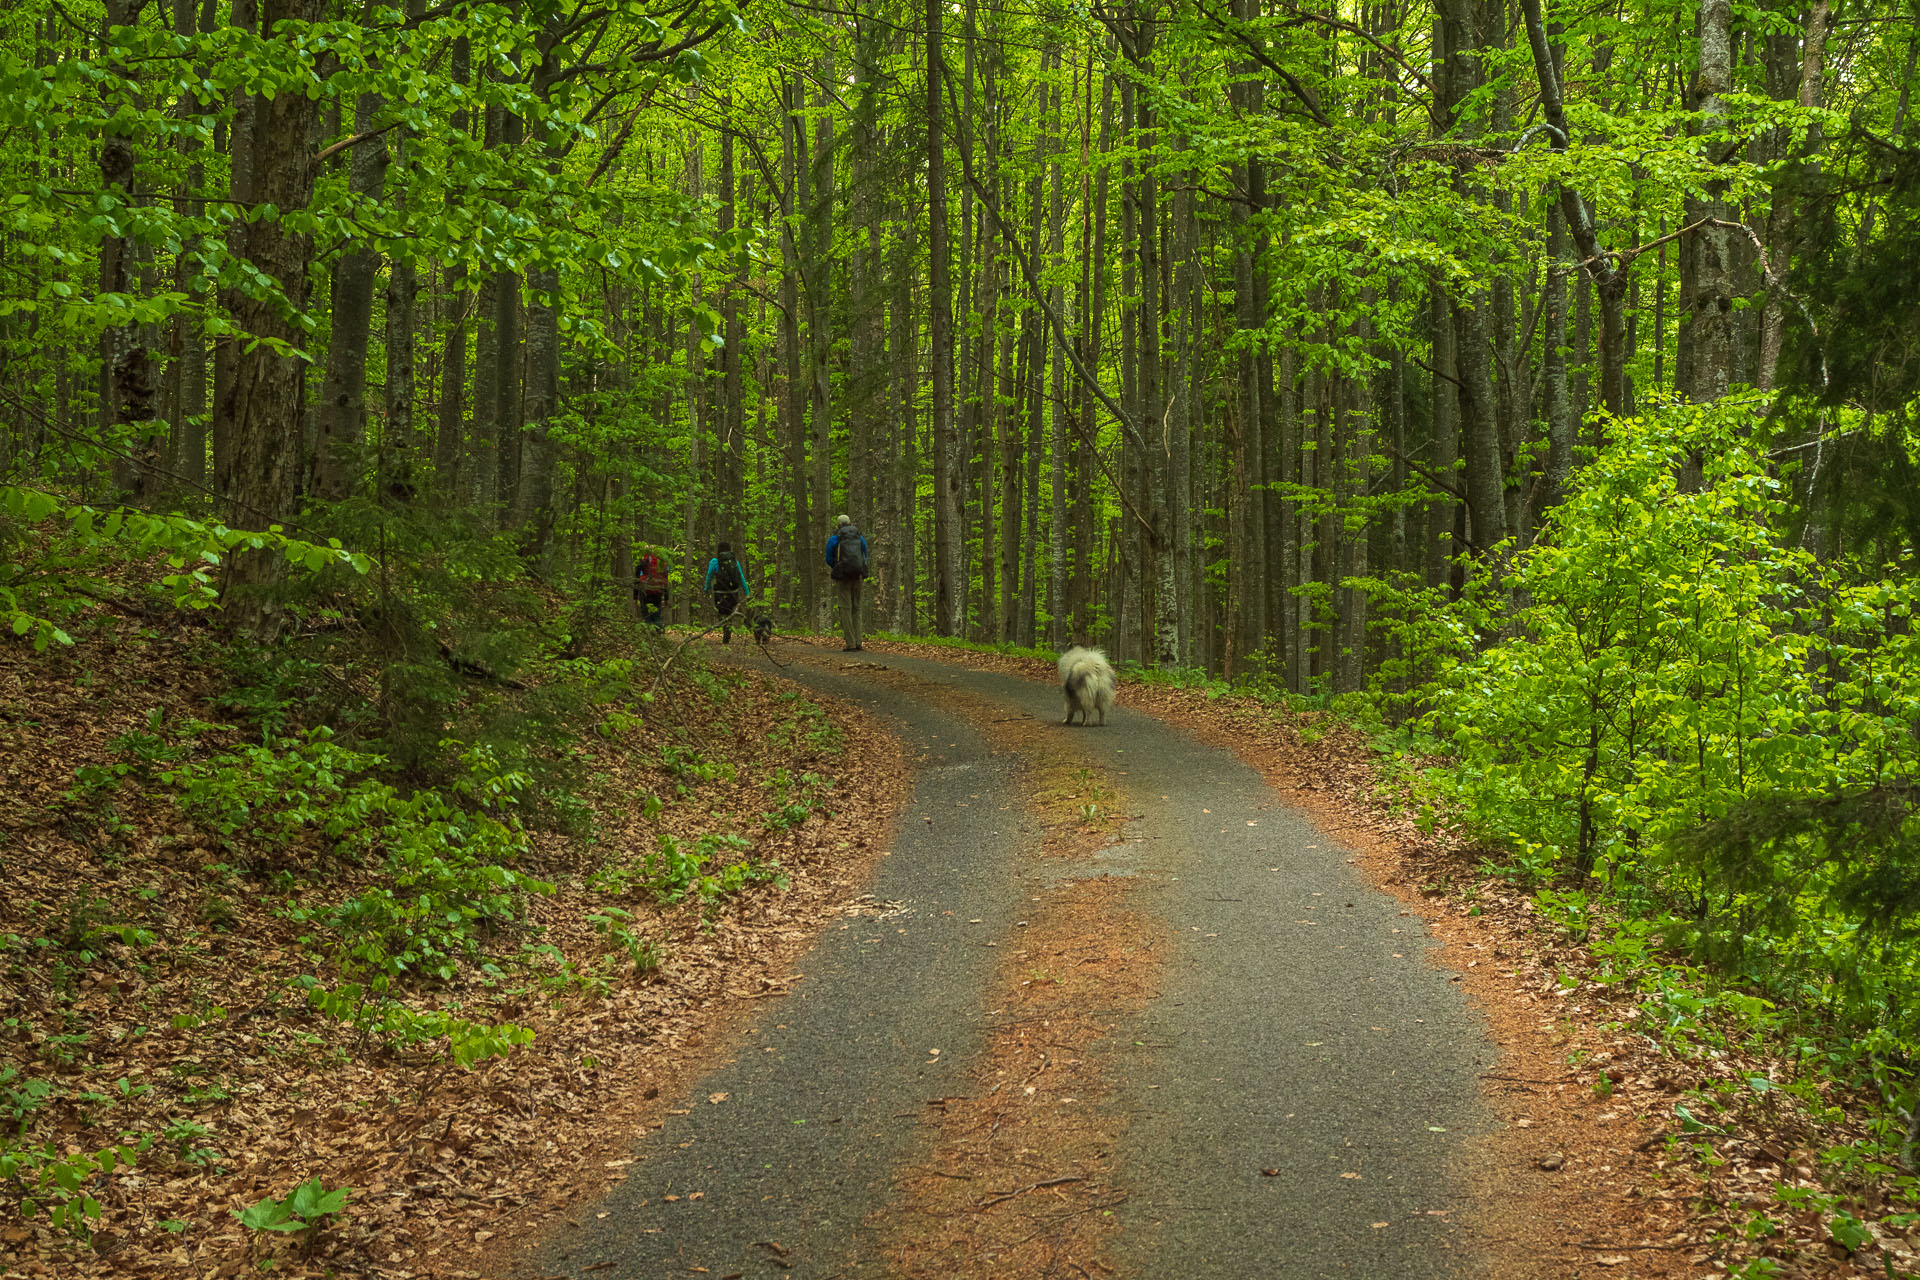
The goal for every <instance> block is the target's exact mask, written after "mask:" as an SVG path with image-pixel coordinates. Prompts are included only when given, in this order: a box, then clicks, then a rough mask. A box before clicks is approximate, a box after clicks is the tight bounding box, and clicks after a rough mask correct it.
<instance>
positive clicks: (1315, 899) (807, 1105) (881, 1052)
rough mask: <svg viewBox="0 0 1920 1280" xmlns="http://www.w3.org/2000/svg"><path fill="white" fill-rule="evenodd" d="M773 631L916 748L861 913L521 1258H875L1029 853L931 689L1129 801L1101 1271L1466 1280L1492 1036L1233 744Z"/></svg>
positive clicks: (567, 1270) (579, 1261) (973, 726)
mask: <svg viewBox="0 0 1920 1280" xmlns="http://www.w3.org/2000/svg"><path fill="white" fill-rule="evenodd" d="M777 652H778V653H780V654H781V656H782V658H783V660H784V659H786V658H795V659H797V660H795V661H792V662H791V664H790V665H789V666H788V667H787V668H786V669H785V670H783V671H782V673H781V674H783V675H785V676H789V677H791V678H794V679H796V680H798V681H799V682H800V683H802V684H804V685H807V686H808V687H811V688H815V689H818V690H820V691H821V692H824V693H830V694H834V695H837V696H840V697H843V698H847V699H849V700H851V701H853V702H855V703H857V704H859V705H862V706H864V707H866V708H867V709H868V710H870V711H872V712H875V713H877V714H879V715H881V716H882V717H891V718H892V719H894V720H895V721H896V722H897V729H896V731H897V732H898V733H899V734H900V736H901V738H902V740H903V742H905V743H906V744H907V746H908V748H909V758H910V759H912V758H915V757H917V758H918V760H919V767H918V771H917V774H916V778H915V782H914V788H913V792H912V795H911V797H910V799H909V802H908V804H907V806H906V807H905V809H904V811H903V815H902V820H901V824H900V828H899V831H898V834H897V835H896V837H895V839H894V841H893V843H892V845H891V852H890V855H889V856H888V857H887V858H886V859H884V860H883V861H882V862H881V864H880V868H879V871H878V874H877V876H876V877H875V880H874V882H873V884H872V885H871V886H870V887H869V891H870V893H871V894H872V899H873V903H874V906H873V907H872V909H871V910H869V911H867V912H865V913H863V914H861V915H857V916H851V917H850V918H849V919H848V920H847V922H846V923H845V924H843V925H841V926H840V927H837V928H836V927H833V926H829V927H828V928H827V930H826V931H825V932H824V933H823V934H822V935H821V937H820V938H819V940H818V941H817V942H816V943H815V945H814V946H813V948H812V950H811V951H810V952H808V953H807V954H806V955H805V956H804V957H803V958H802V959H801V961H800V962H798V963H797V965H796V969H797V970H798V971H799V972H801V973H803V974H804V975H805V977H804V979H802V980H800V981H798V982H797V983H796V984H795V986H794V989H793V993H792V994H791V995H789V996H786V997H784V998H782V999H780V1000H778V1001H773V1000H770V1001H768V1002H766V1003H767V1007H766V1008H765V1009H764V1011H762V1012H760V1013H759V1015H758V1017H757V1018H756V1019H755V1020H754V1021H753V1022H752V1024H751V1029H750V1030H747V1031H743V1032H742V1034H741V1036H740V1038H739V1043H738V1044H737V1045H736V1046H734V1054H733V1057H732V1060H731V1061H730V1062H728V1063H727V1064H726V1065H724V1066H721V1067H719V1068H717V1069H716V1070H714V1071H712V1072H711V1073H710V1074H709V1075H708V1076H707V1077H706V1078H704V1079H703V1080H701V1081H700V1082H699V1083H698V1084H697V1085H696V1086H695V1088H694V1089H693V1091H692V1093H691V1095H690V1096H689V1097H687V1098H685V1099H683V1100H680V1101H677V1102H676V1103H675V1104H674V1107H673V1111H674V1112H677V1113H678V1114H669V1115H668V1116H667V1118H666V1124H665V1127H664V1128H663V1129H661V1130H660V1131H659V1132H657V1133H654V1134H652V1135H649V1136H648V1137H647V1138H646V1139H645V1140H644V1141H643V1142H641V1143H640V1144H639V1145H638V1147H637V1148H636V1150H635V1156H636V1157H637V1159H636V1163H635V1164H634V1165H633V1166H632V1167H631V1169H630V1170H629V1176H628V1178H627V1180H626V1181H625V1182H624V1183H623V1184H621V1185H620V1186H619V1187H617V1188H615V1189H614V1190H613V1191H612V1192H611V1193H609V1194H608V1195H607V1196H606V1197H605V1198H604V1199H603V1200H602V1201H601V1202H600V1203H599V1204H597V1205H595V1206H593V1209H592V1212H589V1213H581V1214H579V1215H578V1219H577V1220H578V1221H579V1222H580V1224H581V1225H580V1226H579V1227H578V1228H567V1229H563V1230H561V1231H558V1232H555V1233H553V1234H552V1235H551V1236H550V1237H548V1238H547V1239H546V1240H545V1241H544V1242H543V1243H542V1244H541V1245H540V1246H539V1247H538V1248H537V1250H536V1251H535V1252H534V1253H533V1254H532V1255H531V1256H529V1257H528V1258H527V1259H526V1264H525V1268H524V1270H525V1274H527V1275H529V1276H540V1277H548V1276H558V1275H565V1276H574V1277H580V1280H629V1278H631V1280H656V1278H658V1277H666V1276H679V1275H688V1274H707V1275H710V1276H714V1277H722V1276H742V1277H757V1276H769V1277H771V1276H779V1275H784V1276H790V1277H796V1278H799V1277H808V1278H812V1277H819V1278H820V1280H828V1278H830V1277H869V1276H871V1277H878V1276H884V1275H887V1274H889V1272H888V1269H887V1261H886V1258H885V1257H884V1256H883V1255H882V1251H881V1249H880V1247H879V1245H878V1243H877V1233H878V1232H879V1231H881V1230H882V1229H883V1224H884V1223H885V1220H886V1211H887V1208H888V1206H889V1203H890V1202H891V1201H892V1200H893V1199H894V1198H895V1194H896V1193H895V1192H894V1190H893V1182H894V1180H895V1178H896V1177H897V1175H898V1174H899V1173H900V1172H901V1170H902V1168H903V1166H904V1165H905V1164H906V1162H908V1161H911V1160H912V1159H913V1158H914V1156H915V1155H916V1153H917V1152H919V1151H921V1150H922V1149H923V1146H924V1142H923V1139H922V1138H921V1137H920V1136H919V1132H918V1131H919V1129H920V1124H919V1120H920V1118H921V1117H922V1116H923V1115H925V1114H926V1112H927V1111H928V1108H927V1106H926V1102H927V1100H929V1099H935V1098H939V1097H942V1096H949V1095H961V1094H965V1093H967V1092H968V1090H969V1088H970V1087H971V1086H972V1081H971V1080H970V1079H969V1075H968V1069H969V1063H970V1061H972V1060H973V1059H974V1058H975V1056H976V1055H977V1054H978V1053H979V1052H980V1050H981V1046H982V1043H983V1039H984V1036H985V1033H986V1030H987V1026H986V1024H987V1022H988V1016H987V1015H988V1010H989V1008H990V999H991V997H990V995H989V991H988V989H989V985H990V984H991V983H992V981H993V977H994V973H995V970H996V966H997V964H998V962H999V960H1000V958H1001V957H1002V956H1003V955H1004V954H1005V952H1004V951H1003V950H1002V949H999V948H1004V947H1005V946H1006V944H1007V942H1008V940H1009V938H1011V937H1013V936H1015V933H1016V930H1017V929H1018V928H1019V925H1020V920H1021V915H1020V912H1021V909H1022V908H1023V907H1024V906H1025V904H1026V903H1027V902H1028V901H1029V897H1030V895H1031V894H1035V893H1039V892H1041V891H1042V889H1043V888H1044V887H1045V885H1046V882H1047V878H1048V877H1049V876H1050V875H1055V874H1057V869H1055V870H1049V869H1048V868H1047V867H1044V866H1041V865H1039V862H1038V858H1037V852H1036V851H1037V848H1038V845H1039V837H1040V832H1039V829H1038V823H1037V821H1036V820H1035V819H1034V818H1032V817H1030V816H1028V815H1027V814H1026V812H1025V808H1024V805H1023V801H1024V800H1025V798H1026V797H1025V793H1024V792H1023V790H1022V788H1021V787H1020V785H1019V783H1020V776H1021V770H1022V762H1021V760H1020V759H1019V757H1018V756H1017V755H1015V754H1014V753H1013V752H1012V751H1011V750H1009V749H1006V748H1004V747H1000V746H998V744H996V742H995V741H993V740H992V739H993V737H994V735H993V733H992V725H991V723H990V722H989V723H986V724H981V723H980V718H979V717H978V716H969V717H965V718H963V717H962V716H961V715H959V714H955V713H954V712H952V711H949V710H944V709H942V705H953V704H954V698H953V694H955V693H957V694H959V695H961V696H962V697H967V698H970V699H972V700H975V701H976V704H978V703H979V702H980V701H982V700H983V701H984V703H985V704H990V705H991V706H993V707H995V708H1000V709H1004V711H1005V712H1007V713H1008V714H1010V715H1015V716H1020V717H1022V718H1023V719H1024V718H1027V717H1031V718H1033V719H1034V720H1037V721H1038V722H1040V723H1041V724H1046V725H1048V727H1049V729H1053V730H1057V731H1058V733H1059V734H1060V735H1063V739H1062V740H1063V741H1065V742H1067V743H1069V744H1070V745H1071V750H1073V751H1077V752H1081V753H1084V758H1085V759H1086V760H1087V762H1088V763H1089V765H1092V766H1097V767H1099V768H1101V769H1103V770H1104V771H1105V772H1106V773H1107V774H1108V775H1110V776H1113V777H1114V778H1115V779H1116V780H1117V782H1118V783H1119V784H1120V786H1121V787H1122V788H1123V791H1124V796H1125V799H1126V800H1127V802H1128V803H1129V805H1130V812H1131V813H1132V814H1133V815H1134V816H1133V819H1132V821H1131V822H1130V823H1129V824H1128V825H1127V826H1126V828H1125V831H1124V836H1123V840H1122V842H1121V843H1119V844H1116V845H1115V847H1114V849H1113V850H1112V853H1113V855H1114V857H1112V858H1109V859H1106V861H1107V862H1108V864H1109V865H1108V866H1107V867H1106V869H1105V870H1106V872H1108V873H1112V872H1116V871H1117V872H1118V873H1120V874H1127V875H1131V876H1133V877H1135V878H1136V880H1135V882H1134V885H1133V888H1132V904H1133V907H1134V909H1136V910H1143V911H1145V912H1147V913H1149V914H1150V915H1151V916H1154V917H1157V919H1158V921H1159V922H1160V923H1161V924H1163V925H1164V926H1165V936H1168V937H1170V938H1171V939H1172V941H1171V943H1170V945H1169V948H1168V949H1169V950H1170V952H1171V954H1169V955H1167V956H1166V957H1165V960H1164V967H1163V968H1162V969H1161V971H1160V973H1159V976H1158V980H1157V983H1156V990H1155V993H1154V996H1153V998H1152V999H1151V1000H1150V1001H1148V1003H1147V1005H1146V1008H1145V1010H1144V1011H1143V1012H1141V1013H1137V1014H1132V1015H1128V1016H1127V1017H1126V1018H1125V1019H1123V1025H1120V1026H1118V1027H1116V1029H1115V1031H1114V1033H1113V1034H1112V1035H1111V1036H1110V1037H1108V1039H1107V1040H1106V1041H1105V1042H1104V1043H1103V1044H1101V1045H1100V1046H1098V1047H1097V1050H1096V1052H1098V1053H1099V1054H1101V1055H1103V1056H1104V1059H1105V1061H1104V1063H1103V1068H1104V1070H1103V1074H1104V1075H1105V1077H1106V1078H1107V1079H1108V1080H1110V1081H1111V1082H1112V1084H1113V1085H1114V1089H1115V1096H1114V1097H1113V1098H1112V1099H1110V1100H1109V1105H1110V1107H1111V1108H1112V1110H1113V1112H1114V1113H1115V1114H1117V1115H1118V1116H1119V1117H1120V1127H1119V1134H1120V1138H1119V1140H1118V1143H1117V1149H1116V1150H1115V1152H1114V1153H1113V1154H1114V1169H1115V1182H1116V1183H1117V1184H1118V1185H1119V1186H1120V1187H1121V1189H1122V1190H1123V1191H1124V1192H1125V1196H1126V1198H1125V1199H1124V1201H1123V1202H1122V1203H1121V1204H1120V1205H1119V1207H1118V1208H1117V1209H1116V1210H1115V1212H1116V1213H1117V1214H1118V1215H1119V1230H1118V1232H1117V1234H1116V1236H1115V1239H1114V1245H1113V1252H1112V1261H1113V1262H1114V1264H1115V1265H1116V1267H1117V1268H1118V1271H1119V1273H1120V1274H1121V1275H1124V1276H1129V1277H1133V1278H1135V1280H1216V1278H1217V1280H1254V1278H1255V1277H1258V1278H1260V1280H1270V1278H1275V1277H1286V1278H1294V1277H1298V1278H1301V1280H1309V1278H1315V1280H1317V1278H1319V1277H1366V1278H1368V1280H1418V1278H1420V1277H1428V1276H1436V1277H1437V1276H1443V1275H1468V1276H1470V1275H1472V1274H1473V1273H1474V1271H1475V1260H1476V1255H1477V1250H1475V1249H1474V1247H1473V1244H1472V1240H1471V1234H1470V1227H1469V1224H1468V1222H1467V1221H1466V1219H1467V1218H1468V1209H1469V1205H1468V1203H1467V1202H1466V1200H1465V1198H1464V1196H1465V1193H1464V1190H1463V1186H1464V1183H1463V1181H1462V1180H1461V1179H1460V1178H1458V1177H1456V1176H1455V1175H1454V1170H1455V1169H1457V1168H1458V1167H1459V1163H1460V1161H1461V1160H1462V1158H1463V1155H1464V1150H1465V1147H1466V1144H1467V1142H1468V1140H1469V1139H1470V1138H1472V1137H1473V1136H1474V1135H1476V1134H1478V1133H1482V1132H1485V1131H1486V1130H1488V1129H1489V1128H1490V1127H1492V1126H1493V1125H1494V1124H1495V1123H1496V1122H1495V1121H1494V1120H1493V1118H1492V1115H1491V1113H1490V1111H1489V1110H1488V1109H1487V1108H1486V1107H1485V1105H1484V1104H1483V1103H1482V1101H1481V1099H1480V1093H1479V1088H1478V1075H1479V1073H1480V1072H1482V1071H1485V1070H1487V1069H1488V1064H1490V1063H1491V1062H1492V1061H1493V1060H1494V1055H1495V1050H1494V1049H1493V1046H1492V1044H1491V1042H1490V1041H1489V1040H1488V1039H1487V1037H1486V1035H1485V1034H1484V1031H1483V1029H1482V1026H1481V1024H1480V1021H1479V1019H1478V1018H1477V1016H1476V1015H1475V1014H1474V1012H1473V1011H1472V1010H1471V1009H1470V1008H1469V1006H1468V1003H1467V999H1466V996H1465V994H1464V992H1463V991H1462V990H1461V988H1460V986H1459V985H1457V984H1455V983H1452V982H1450V981H1449V979H1448V976H1447V975H1446V973H1445V972H1444V971H1442V970H1441V969H1440V968H1438V967H1437V966H1435V965H1433V964H1431V963H1429V962H1428V960H1427V958H1426V954H1425V953H1426V951H1427V949H1428V948H1429V947H1431V946H1432V945H1434V944H1433V943H1432V942H1431V940H1430V939H1429V938H1428V936H1427V934H1426V931H1425V928H1424V925H1423V923H1422V922H1421V920H1420V919H1419V918H1418V917H1417V916H1413V915H1411V914H1407V913H1404V912H1403V910H1402V908H1401V907H1400V905H1399V903H1397V902H1396V901H1395V900H1394V899H1392V898H1390V897H1388V896H1387V895H1385V894H1383V893H1381V892H1379V891H1378V890H1375V889H1372V888H1370V887H1368V886H1367V885H1366V884H1365V883H1364V882H1363V881H1362V879H1361V877H1360V875H1359V872H1358V870H1357V868H1356V867H1355V866H1354V865H1353V864H1352V862H1351V861H1350V858H1351V855H1350V854H1348V853H1346V852H1345V851H1343V850H1342V849H1341V848H1340V847H1339V846H1338V845H1337V844H1335V843H1334V842H1333V841H1331V840H1330V839H1328V838H1327V837H1326V836H1325V835H1323V834H1322V833H1321V832H1320V831H1319V830H1318V829H1316V828H1315V827H1314V826H1313V825H1311V823H1310V822H1309V821H1308V820H1307V819H1306V818H1305V817H1304V816H1303V815H1301V814H1299V813H1297V812H1295V811H1293V810H1290V809H1289V808H1287V807H1286V806H1285V805H1284V804H1283V803H1282V802H1281V800H1280V798H1279V796H1278V795H1277V794H1276V793H1275V792H1274V791H1273V790H1272V789H1271V788H1270V787H1269V786H1268V785H1267V784H1266V783H1265V781H1264V780H1263V779H1262V778H1261V777H1260V776H1259V775H1258V774H1257V773H1255V772H1254V771H1253V770H1252V769H1250V768H1248V767H1247V766H1246V765H1245V764H1243V763H1242V762H1241V761H1240V760H1239V759H1238V758H1236V757H1235V756H1233V755H1232V754H1230V753H1228V752H1226V751H1223V750H1221V749H1219V748H1217V747H1212V746H1207V745H1204V744H1202V743H1200V742H1198V741H1196V740H1194V739H1193V738H1191V737H1188V736H1187V735H1185V734H1183V733H1181V732H1179V731H1178V730H1176V729H1174V728H1172V727H1170V726H1168V725H1167V724H1165V723H1163V722H1161V721H1159V720H1157V719H1154V718H1152V717H1150V716H1147V715H1145V714H1143V713H1139V712H1135V711H1130V710H1129V709H1127V707H1126V705H1125V702H1126V690H1125V687H1124V685H1123V686H1122V689H1121V706H1120V707H1119V708H1117V709H1116V711H1115V712H1114V713H1113V714H1112V715H1111V716H1110V717H1109V721H1108V724H1107V726H1106V727H1104V728H1100V727H1095V728H1091V729H1082V728H1077V727H1076V728H1071V729H1069V728H1065V727H1062V726H1060V725H1059V724H1058V720H1059V715H1060V700H1059V695H1058V693H1057V692H1056V691H1055V690H1053V689H1052V688H1050V687H1048V686H1044V685H1040V684H1036V683H1034V682H1031V681H1026V680H1021V679H1018V678H1015V677H1012V676H1007V675H1002V674H998V673H994V672H987V671H980V670H974V669H970V668H968V667H967V666H966V665H965V656H964V655H957V656H956V660H955V661H954V662H953V663H946V662H939V663H935V662H926V661H921V660H917V659H913V658H908V657H904V656H900V655H893V654H882V653H875V652H867V653H861V654H841V653H838V652H826V651H816V650H810V649H807V648H804V647H801V646H794V645H782V646H779V648H778V650H777ZM749 655H751V651H750V650H749V651H747V653H746V654H742V655H741V659H737V660H743V659H746V658H747V657H748V656H749ZM752 661H754V662H755V663H756V664H757V663H759V662H760V661H761V660H760V659H759V658H758V657H757V656H753V657H752ZM876 667H880V668H886V669H888V670H886V671H885V672H884V676H885V678H884V679H880V678H877V677H880V676H882V674H883V673H882V672H881V671H879V670H876ZM916 689H923V690H924V691H925V695H926V696H924V697H923V696H917V694H916ZM947 913H951V914H947ZM989 942H995V943H998V944H999V948H996V947H991V946H989V945H988V943H989ZM934 1049H938V1050H939V1051H940V1052H939V1053H937V1054H935V1053H933V1052H932V1051H933V1050H934ZM722 1094H724V1095H725V1097H724V1099H723V1100H722V1101H720V1102H718V1103H714V1102H710V1101H709V1099H711V1098H714V1097H718V1096H719V1095H722ZM1037 1159H1039V1160H1041V1161H1042V1162H1043V1161H1044V1154H1042V1156H1040V1157H1037ZM1036 1176H1044V1175H1036ZM669 1197H673V1198H672V1199H669ZM701 1268H704V1269H705V1270H704V1273H702V1272H701V1271H700V1269H701ZM987 1273H988V1272H983V1273H982V1274H987ZM991 1273H992V1274H999V1273H998V1272H991ZM1015 1280H1018V1278H1015Z"/></svg>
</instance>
